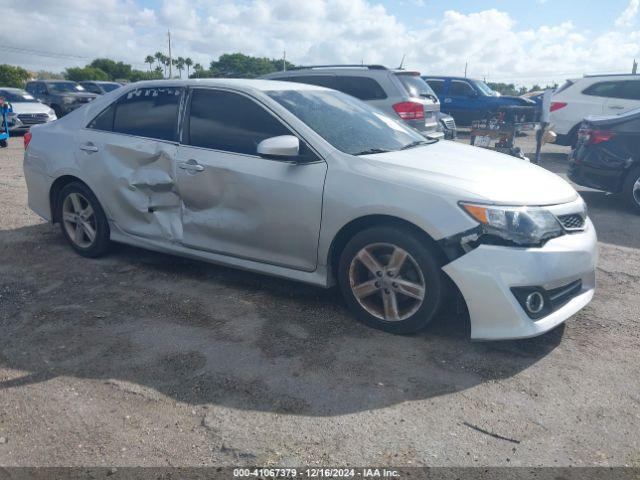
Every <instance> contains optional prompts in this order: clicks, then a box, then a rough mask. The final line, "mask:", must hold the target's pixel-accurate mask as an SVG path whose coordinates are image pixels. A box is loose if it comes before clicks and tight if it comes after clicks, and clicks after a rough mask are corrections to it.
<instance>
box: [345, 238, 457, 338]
mask: <svg viewBox="0 0 640 480" xmlns="http://www.w3.org/2000/svg"><path fill="white" fill-rule="evenodd" d="M434 250H435V249H434V248H433V247H431V246H430V245H429V243H428V242H427V241H426V240H425V239H424V238H422V237H421V236H419V235H417V234H416V233H414V232H413V231H411V230H410V229H404V228H393V227H373V228H369V229H367V230H364V231H361V232H359V233H358V234H356V235H355V236H354V237H353V238H352V239H351V240H350V241H349V242H348V243H347V245H346V246H345V248H344V250H343V252H342V254H341V256H340V262H339V267H338V280H339V284H340V289H341V290H342V294H343V295H344V297H345V300H346V302H347V305H348V306H349V309H350V310H351V311H352V313H353V314H354V315H355V316H356V318H358V319H359V320H360V321H361V322H362V323H364V324H366V325H368V326H371V327H374V328H378V329H381V330H385V331H388V332H392V333H413V332H416V331H418V330H420V329H422V328H424V327H426V325H427V324H428V323H429V322H430V321H431V320H432V319H433V317H434V316H435V315H436V313H437V312H438V309H439V308H440V305H441V304H442V301H443V298H444V296H445V284H444V279H443V274H442V272H441V269H440V266H439V262H438V260H437V254H436V252H435V251H434Z"/></svg>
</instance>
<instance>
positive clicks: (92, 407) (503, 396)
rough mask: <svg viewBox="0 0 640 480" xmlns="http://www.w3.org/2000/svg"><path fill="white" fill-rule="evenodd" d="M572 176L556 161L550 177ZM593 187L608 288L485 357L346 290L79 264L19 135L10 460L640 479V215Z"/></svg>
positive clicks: (4, 233) (170, 262)
mask: <svg viewBox="0 0 640 480" xmlns="http://www.w3.org/2000/svg"><path fill="white" fill-rule="evenodd" d="M523 144H524V145H525V151H529V150H530V149H531V145H530V142H529V141H528V140H527V141H524V142H523ZM565 162H566V149H562V148H559V147H550V148H547V152H546V153H545V155H544V158H543V166H545V167H547V168H550V169H551V170H553V171H556V172H558V173H562V172H564V170H565ZM581 193H582V194H583V196H584V198H585V199H586V200H587V202H588V203H589V207H590V209H591V215H592V218H593V220H594V222H595V224H596V227H597V229H598V234H599V238H600V255H601V259H600V265H599V268H598V281H599V289H598V292H597V293H596V297H595V299H594V301H593V302H592V303H591V305H589V306H588V307H587V308H586V309H584V310H583V311H582V312H581V313H580V314H578V315H576V316H575V317H573V318H572V319H571V320H570V321H569V322H568V323H567V324H566V326H563V327H561V328H558V329H556V330H554V331H552V332H550V333H548V334H546V335H544V336H542V337H538V338H535V339H531V340H526V341H510V342H487V343H475V342H471V341H469V340H468V339H467V338H466V336H465V333H466V326H465V324H464V322H462V321H461V320H459V319H456V318H455V316H454V315H453V314H451V313H449V314H445V315H443V316H442V318H440V319H439V320H438V321H437V322H436V323H435V324H433V325H432V326H431V327H430V328H429V329H428V331H426V332H424V333H423V334H420V335H417V336H412V337H400V336H391V335H389V334H384V333H380V332H377V331H373V330H370V329H367V328H365V327H363V326H360V325H359V324H358V323H356V322H355V321H353V320H352V319H351V318H350V317H349V315H348V314H347V312H346V310H345V307H344V306H343V304H342V302H341V300H340V299H339V297H338V294H337V293H336V292H335V291H324V290H321V289H316V288H312V287H308V286H304V285H299V284H295V283H292V282H288V281H284V280H278V279H273V278H269V277H265V276H260V275H254V274H248V273H244V272H239V271H234V270H231V269H227V268H222V267H218V266H213V265H208V264H204V263H198V262H195V261H190V260H184V259H180V258H175V257H171V256H167V255H162V254H157V253H151V252H146V251H143V250H139V249H135V248H131V247H126V246H118V247H117V248H116V249H115V250H114V252H113V253H112V254H111V255H110V256H108V257H106V258H104V259H100V260H87V259H84V258H81V257H79V256H77V255H75V254H73V253H72V252H71V250H70V249H69V248H68V247H67V246H66V245H65V244H64V242H63V239H62V237H61V235H60V233H59V231H58V229H57V228H53V227H51V226H50V225H47V224H44V223H42V221H41V220H40V219H39V218H38V217H37V216H36V215H35V214H33V213H31V212H30V211H29V209H28V207H27V205H26V188H25V183H24V178H23V174H22V139H21V138H17V139H12V140H11V144H10V148H8V149H5V150H1V151H0V465H3V466H7V465H60V466H62V465H210V464H217V465H236V464H260V465H279V466H301V465H311V466H313V465H345V464H349V465H357V466H366V465H395V466H411V465H432V466H438V465H459V466H463V465H469V466H478V465H503V466H508V465H511V466H514V465H526V466H537V465H551V466H565V465H606V466H609V465H630V466H640V435H638V432H639V431H640V408H639V407H640V341H639V326H640V325H639V322H640V283H639V279H640V217H638V216H636V215H634V214H632V213H631V212H630V211H628V210H627V208H626V207H625V206H624V205H623V204H622V202H621V201H620V200H619V199H617V198H615V197H612V196H605V195H604V194H602V193H598V192H593V191H582V192H581ZM481 430H484V431H485V432H490V433H493V434H495V435H496V436H492V435H489V434H487V433H483V432H482V431H481Z"/></svg>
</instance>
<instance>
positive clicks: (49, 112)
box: [47, 108, 57, 120]
mask: <svg viewBox="0 0 640 480" xmlns="http://www.w3.org/2000/svg"><path fill="white" fill-rule="evenodd" d="M47 115H49V118H50V119H51V120H55V119H56V118H57V117H56V112H55V111H54V110H53V109H52V108H50V109H49V111H48V112H47Z"/></svg>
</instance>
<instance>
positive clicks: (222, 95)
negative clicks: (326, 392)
mask: <svg viewBox="0 0 640 480" xmlns="http://www.w3.org/2000/svg"><path fill="white" fill-rule="evenodd" d="M25 144H26V145H27V147H26V152H25V159H24V170H25V177H26V180H27V186H28V190H29V205H30V207H31V208H32V209H33V210H34V211H35V212H37V213H38V214H39V215H41V216H42V217H43V218H45V219H47V220H49V221H50V222H52V223H59V224H60V225H61V227H62V228H61V230H62V233H63V235H64V236H65V238H66V239H67V241H68V242H69V245H70V246H71V247H72V248H73V249H74V250H75V251H76V252H78V253H79V254H80V255H84V256H87V257H97V256H99V255H103V254H105V253H106V252H107V250H108V248H109V243H110V242H111V241H114V242H122V243H127V244H131V245H137V246H140V247H144V248H148V249H151V250H156V251H161V252H166V253H171V254H176V255H183V256H188V257H192V258H197V259H202V260H204V261H209V262H213V263H218V264H224V265H229V266H233V267H237V268H242V269H246V270H251V271H255V272H261V273H266V274H271V275H277V276H280V277H286V278H290V279H294V280H299V281H302V282H307V283H311V284H314V285H318V286H322V287H330V286H332V285H334V284H336V283H337V284H338V285H339V287H340V289H341V291H342V293H343V295H344V297H345V299H346V302H347V304H348V306H349V308H350V310H351V311H352V312H353V315H354V316H355V317H356V318H358V319H359V320H361V321H362V322H364V323H365V324H367V325H370V326H372V327H376V328H380V329H383V330H386V331H389V332H394V333H408V332H414V331H417V330H419V329H421V328H423V327H425V326H426V325H427V324H428V323H429V322H430V321H432V320H433V319H434V318H436V317H437V315H438V311H439V310H440V308H441V307H442V305H443V303H445V302H446V301H449V300H448V299H451V298H454V296H453V295H450V294H449V293H451V292H452V291H453V292H454V293H457V292H459V293H460V294H461V297H462V298H463V299H464V301H465V303H466V306H467V308H468V311H469V317H470V322H471V336H472V338H476V339H505V338H523V337H531V336H535V335H538V334H541V333H543V332H546V331H548V330H550V329H552V328H553V327H555V326H557V325H559V324H560V323H562V322H564V321H565V320H566V319H568V318H569V317H570V316H572V315H573V314H575V313H576V312H577V311H578V310H580V309H581V308H583V307H584V306H585V305H587V303H589V301H590V300H591V299H592V297H593V294H594V289H595V267H596V261H597V242H596V233H595V230H594V227H593V225H592V223H591V221H590V220H589V218H588V216H587V211H586V208H585V204H584V202H583V200H582V198H581V197H580V196H579V195H578V194H577V193H576V191H575V190H574V189H573V188H572V187H571V186H570V185H569V184H568V183H567V182H566V181H564V180H563V179H561V178H560V177H559V176H557V175H555V174H553V173H550V172H548V171H546V170H544V169H542V168H540V167H537V166H535V165H531V164H529V163H527V162H523V161H522V160H519V159H516V158H512V157H509V156H505V155H502V154H498V153H494V152H491V151H488V150H484V149H480V148H476V147H471V146H466V145H461V144H456V143H453V142H449V141H442V140H440V141H438V140H429V139H426V138H424V137H422V136H421V135H420V134H418V133H417V132H415V131H413V130H411V129H409V128H407V127H406V126H404V125H403V124H402V123H400V122H398V121H396V120H395V119H393V118H390V117H387V116H386V115H384V114H383V113H381V112H379V111H377V110H375V109H374V108H372V107H370V106H368V105H366V104H365V103H362V102H361V101H359V100H357V99H355V98H353V97H350V96H348V95H345V94H343V93H340V92H336V91H333V90H329V89H325V88H322V87H316V86H312V85H303V84H300V83H286V82H277V81H269V80H185V81H177V80H176V81H153V82H142V83H134V84H131V85H128V86H125V87H123V88H120V89H118V90H115V91H113V92H111V93H108V94H106V95H103V96H102V97H100V98H98V99H96V100H95V101H93V102H91V103H89V104H87V105H86V106H83V107H82V108H79V109H77V110H75V111H73V112H72V113H70V114H69V115H67V116H65V117H64V118H62V119H60V120H58V121H56V122H52V123H50V124H45V125H38V126H35V127H33V128H32V130H31V132H30V133H29V134H27V136H26V138H25ZM456 291H457V292H456Z"/></svg>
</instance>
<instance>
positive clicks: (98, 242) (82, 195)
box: [56, 182, 111, 258]
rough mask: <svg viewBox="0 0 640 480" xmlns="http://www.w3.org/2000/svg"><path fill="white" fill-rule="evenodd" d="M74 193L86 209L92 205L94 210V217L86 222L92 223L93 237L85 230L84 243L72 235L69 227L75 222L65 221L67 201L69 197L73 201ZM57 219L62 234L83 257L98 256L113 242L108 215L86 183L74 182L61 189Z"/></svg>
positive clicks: (57, 205)
mask: <svg viewBox="0 0 640 480" xmlns="http://www.w3.org/2000/svg"><path fill="white" fill-rule="evenodd" d="M72 195H75V196H74V198H76V199H80V200H81V202H82V206H83V207H84V208H85V209H86V207H87V206H89V205H90V206H91V209H92V211H93V212H92V217H90V218H87V219H86V222H85V223H87V224H90V225H89V226H90V227H91V228H92V229H93V231H94V236H93V239H91V238H90V237H89V235H88V234H87V232H86V231H85V232H84V233H82V240H83V242H82V243H79V242H78V241H76V239H74V238H72V237H71V234H70V232H69V228H71V225H73V224H69V223H68V222H66V221H65V207H66V205H65V202H66V201H67V199H69V201H68V203H73V202H71V197H70V196H72ZM78 195H79V197H78ZM67 213H69V212H67ZM56 219H57V220H58V221H59V223H60V227H61V230H62V234H63V235H64V238H65V239H66V240H67V242H68V243H69V245H70V246H71V248H73V249H74V250H75V251H76V252H77V253H78V254H80V255H82V256H83V257H89V258H97V257H100V256H102V255H104V254H105V253H107V251H108V250H109V246H110V243H111V242H110V240H109V237H110V231H109V222H108V221H107V216H106V215H105V214H104V210H103V209H102V206H101V205H100V202H98V199H97V198H96V196H95V195H94V194H93V192H92V191H91V189H90V188H89V187H87V186H86V185H85V184H84V183H80V182H72V183H70V184H68V185H65V186H64V187H63V188H62V190H60V193H59V195H58V199H57V201H56ZM83 221H84V220H83ZM77 224H78V222H76V223H75V225H76V226H77ZM76 228H77V227H76Z"/></svg>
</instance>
